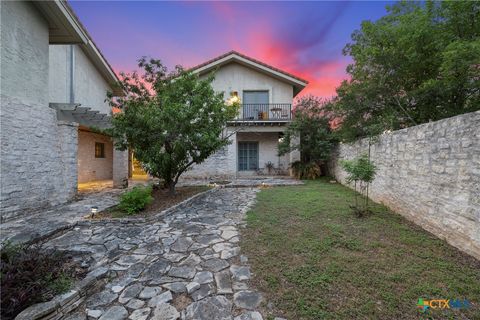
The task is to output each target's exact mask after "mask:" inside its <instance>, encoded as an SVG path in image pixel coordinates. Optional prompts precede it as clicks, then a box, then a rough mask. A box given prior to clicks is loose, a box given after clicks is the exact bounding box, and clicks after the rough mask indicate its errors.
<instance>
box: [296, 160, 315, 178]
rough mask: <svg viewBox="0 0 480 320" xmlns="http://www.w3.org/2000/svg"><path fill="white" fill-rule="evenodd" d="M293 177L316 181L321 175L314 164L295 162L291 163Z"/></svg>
mask: <svg viewBox="0 0 480 320" xmlns="http://www.w3.org/2000/svg"><path fill="white" fill-rule="evenodd" d="M292 169H293V175H294V176H295V177H296V178H297V179H309V180H313V179H317V178H318V177H320V175H321V174H322V170H321V168H320V165H319V164H318V163H315V162H309V163H303V162H301V161H295V162H294V163H292Z"/></svg>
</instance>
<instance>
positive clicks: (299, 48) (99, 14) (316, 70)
mask: <svg viewBox="0 0 480 320" xmlns="http://www.w3.org/2000/svg"><path fill="white" fill-rule="evenodd" d="M69 3H70V5H71V6H72V7H73V9H74V11H75V13H76V14H77V15H78V16H79V18H80V20H81V21H82V23H83V24H84V25H85V27H86V28H87V30H88V31H89V33H90V34H91V36H92V37H93V39H94V41H95V43H96V44H97V46H98V47H99V48H100V49H101V51H102V53H103V54H104V55H105V57H106V58H107V60H108V61H109V62H110V64H111V65H112V67H113V68H114V70H115V71H116V72H119V71H132V70H134V69H135V68H136V60H137V59H138V58H139V57H141V56H151V57H155V58H160V59H161V60H162V61H163V62H164V63H165V64H166V65H167V66H168V67H172V66H174V65H176V64H181V65H183V66H185V67H192V66H194V65H197V64H199V63H202V62H204V61H206V60H209V59H211V58H214V57H216V56H218V55H220V54H223V53H225V52H227V51H230V50H237V51H239V52H241V53H244V54H246V55H248V56H251V57H252V58H255V59H258V60H262V61H264V62H266V63H268V64H271V65H273V66H275V67H278V68H281V69H284V70H285V71H288V72H291V73H293V74H295V75H298V76H300V77H302V78H305V79H307V80H308V81H309V82H310V84H309V85H308V87H307V89H305V90H304V91H303V92H302V94H305V93H312V94H315V95H318V96H322V97H330V96H332V95H334V94H335V87H336V86H338V85H339V84H340V82H341V80H342V79H345V78H346V73H345V67H346V65H347V64H348V63H350V61H351V60H350V58H349V57H345V56H343V55H342V48H343V47H344V46H345V44H346V43H348V42H349V41H350V35H351V33H352V32H353V31H354V30H355V29H358V28H359V27H360V23H361V22H362V21H363V20H377V19H378V18H380V17H381V16H383V15H385V14H386V9H385V6H386V5H388V4H389V3H388V2H378V1H375V2H373V1H372V2H366V1H365V2H360V1H356V2H341V1H336V2H152V1H149V2H141V1H135V2H133V1H132V2H126V1H119V2H115V1H102V2H101V1H70V2H69Z"/></svg>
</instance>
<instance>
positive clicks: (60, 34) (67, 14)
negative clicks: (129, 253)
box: [33, 0, 125, 96]
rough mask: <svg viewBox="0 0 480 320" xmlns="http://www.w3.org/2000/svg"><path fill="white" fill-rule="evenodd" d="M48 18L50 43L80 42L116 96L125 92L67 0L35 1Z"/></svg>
mask: <svg viewBox="0 0 480 320" xmlns="http://www.w3.org/2000/svg"><path fill="white" fill-rule="evenodd" d="M33 3H34V4H35V6H36V7H37V8H38V10H39V11H40V13H42V14H43V16H44V17H45V19H46V20H47V23H48V27H49V43H50V44H78V45H79V46H80V47H81V48H82V50H83V51H84V52H85V54H86V55H87V57H88V58H89V59H90V61H92V63H93V64H94V66H95V67H96V68H97V70H98V71H99V72H100V74H101V75H102V77H103V78H104V79H105V81H107V83H108V84H109V85H110V87H111V88H112V92H113V94H114V95H115V96H123V95H125V92H124V91H123V89H122V88H121V87H120V86H119V85H118V84H119V79H118V77H117V75H116V74H115V72H114V71H113V69H112V67H111V66H110V65H109V64H108V62H107V60H106V59H105V57H104V56H103V55H102V53H101V52H100V50H99V49H98V48H97V46H96V45H95V43H94V42H93V40H92V38H91V37H90V35H89V34H88V32H87V30H86V29H85V27H84V26H83V25H82V23H81V22H80V20H79V19H78V17H77V16H76V15H75V13H74V12H73V10H72V8H71V7H70V6H69V5H68V3H67V2H66V1H59V0H54V1H34V2H33Z"/></svg>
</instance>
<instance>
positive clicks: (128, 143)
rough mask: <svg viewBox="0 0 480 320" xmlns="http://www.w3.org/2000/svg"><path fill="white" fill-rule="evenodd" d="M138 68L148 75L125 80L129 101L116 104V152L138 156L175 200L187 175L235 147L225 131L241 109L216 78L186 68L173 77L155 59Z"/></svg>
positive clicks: (124, 99) (113, 131) (123, 77)
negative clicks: (226, 98)
mask: <svg viewBox="0 0 480 320" xmlns="http://www.w3.org/2000/svg"><path fill="white" fill-rule="evenodd" d="M138 66H139V67H140V68H141V69H143V71H144V72H143V74H142V75H139V74H138V73H136V72H134V73H131V74H124V73H122V74H121V85H122V86H123V88H124V89H125V91H126V93H127V94H126V96H125V97H121V98H117V99H113V98H110V101H111V103H112V105H115V106H117V107H120V108H121V109H122V110H123V112H121V113H118V114H115V115H114V117H113V120H112V129H111V130H110V134H111V135H112V136H113V137H114V138H115V141H116V142H115V147H116V148H118V149H120V150H126V149H127V148H131V149H132V150H134V152H135V157H136V158H137V159H138V160H139V161H140V162H141V163H142V166H143V168H144V169H145V170H146V171H147V172H148V173H149V174H150V175H152V176H153V177H157V178H160V179H163V181H164V185H165V187H167V188H169V190H170V193H171V194H172V195H173V194H175V185H176V184H177V182H178V179H179V178H180V176H181V175H182V174H183V173H184V172H185V171H186V170H188V169H189V168H190V167H191V166H192V165H193V164H199V163H201V162H203V161H204V160H205V159H206V158H208V157H209V156H210V155H212V154H213V153H214V152H216V151H218V150H219V149H221V148H222V147H224V146H226V145H228V144H229V143H230V142H229V139H228V138H229V137H228V136H227V135H226V134H225V130H224V129H225V126H226V123H227V121H229V120H231V119H233V118H234V117H235V115H236V113H237V112H238V108H237V106H236V105H232V106H227V105H226V104H225V102H224V100H223V96H222V95H221V94H217V93H215V92H214V91H213V89H212V86H211V83H212V81H213V79H214V76H213V75H210V76H209V77H208V78H206V79H199V78H198V76H197V75H196V74H193V73H191V72H188V71H185V70H184V69H183V68H182V67H180V66H177V67H176V68H175V71H173V72H171V73H169V74H167V69H166V68H165V67H164V66H163V65H162V63H161V62H160V60H155V59H150V60H147V59H146V58H142V59H140V60H139V63H138Z"/></svg>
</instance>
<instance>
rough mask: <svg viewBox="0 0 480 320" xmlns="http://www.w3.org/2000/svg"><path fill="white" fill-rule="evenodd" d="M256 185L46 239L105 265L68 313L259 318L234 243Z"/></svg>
mask: <svg viewBox="0 0 480 320" xmlns="http://www.w3.org/2000/svg"><path fill="white" fill-rule="evenodd" d="M257 191H258V189H255V188H223V189H215V190H212V191H211V192H208V193H207V194H205V195H204V196H200V197H198V198H196V199H194V200H193V201H192V202H191V203H189V204H188V205H187V206H181V207H179V208H178V209H176V210H173V212H169V213H168V215H166V216H163V217H158V218H156V219H155V220H152V221H149V222H131V221H130V222H121V221H118V222H85V223H80V224H77V226H76V227H75V228H74V229H72V230H70V231H67V232H66V233H64V234H63V235H61V236H58V237H57V238H54V239H51V240H49V241H48V242H46V243H45V244H44V245H45V246H46V247H54V248H58V249H62V250H69V251H72V252H77V253H82V252H83V253H87V255H88V256H89V257H90V262H89V264H90V265H91V268H94V267H95V266H100V265H101V266H102V267H106V268H108V270H109V281H108V283H107V284H106V285H105V286H104V287H103V288H100V290H99V291H98V292H97V293H95V294H93V295H92V296H90V297H87V298H86V300H85V302H84V303H83V304H82V305H81V306H80V307H79V308H78V309H77V310H76V311H75V313H74V314H72V315H71V316H70V319H86V318H88V319H100V320H106V319H111V320H116V319H132V320H146V319H157V320H160V319H162V320H167V319H208V320H216V319H235V320H248V319H262V316H261V314H260V313H259V312H257V311H256V310H258V307H259V305H260V304H261V302H262V295H261V294H260V293H258V292H256V291H254V290H251V288H249V285H248V281H249V279H250V277H251V272H252V270H250V267H249V265H248V259H247V257H245V256H244V255H242V254H241V249H240V247H239V245H238V243H239V241H240V236H241V234H240V233H241V231H240V230H241V228H242V227H243V226H244V225H245V221H244V218H245V213H246V211H247V210H248V209H249V207H251V205H252V204H253V203H254V200H255V195H256V192H257Z"/></svg>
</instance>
